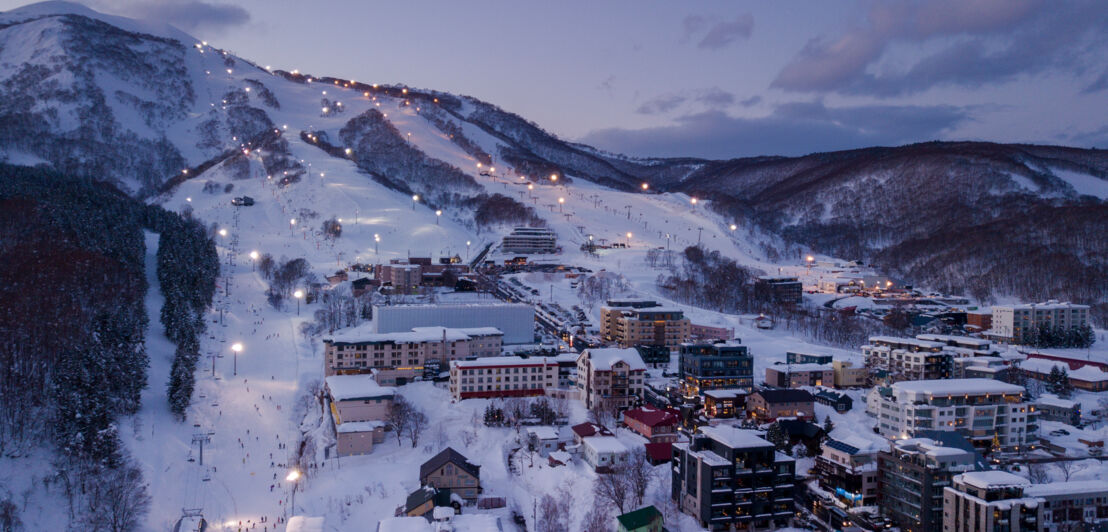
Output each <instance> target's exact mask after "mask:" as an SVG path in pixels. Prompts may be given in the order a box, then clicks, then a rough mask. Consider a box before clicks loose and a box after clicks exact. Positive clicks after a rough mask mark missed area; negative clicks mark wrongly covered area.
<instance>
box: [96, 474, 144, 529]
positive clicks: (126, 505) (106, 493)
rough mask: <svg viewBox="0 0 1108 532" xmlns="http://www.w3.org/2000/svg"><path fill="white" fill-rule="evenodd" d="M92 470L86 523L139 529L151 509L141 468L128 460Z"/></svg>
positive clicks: (100, 526)
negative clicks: (111, 466)
mask: <svg viewBox="0 0 1108 532" xmlns="http://www.w3.org/2000/svg"><path fill="white" fill-rule="evenodd" d="M93 474H94V475H95V478H90V479H89V481H88V482H86V483H85V493H84V516H83V519H82V521H83V524H84V525H85V526H87V527H88V528H89V529H90V530H108V531H111V532H130V531H132V530H138V529H139V527H140V525H141V521H142V518H143V517H144V516H145V515H146V512H147V511H149V510H150V495H149V494H147V493H146V484H144V483H143V482H142V471H141V470H140V469H139V468H137V467H134V466H131V465H129V464H128V465H122V466H120V467H118V468H116V469H103V470H100V471H97V472H96V473H93Z"/></svg>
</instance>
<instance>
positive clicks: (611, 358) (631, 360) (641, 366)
mask: <svg viewBox="0 0 1108 532" xmlns="http://www.w3.org/2000/svg"><path fill="white" fill-rule="evenodd" d="M585 352H586V353H587V354H588V357H589V364H590V365H591V366H592V368H593V369H595V370H597V371H611V370H612V366H613V365H615V364H616V363H618V362H623V363H624V364H627V366H628V367H629V369H630V370H631V371H636V370H646V363H644V362H643V361H642V357H641V356H639V352H638V350H636V349H635V348H633V347H628V348H626V349H621V348H615V347H602V348H590V349H586V350H585Z"/></svg>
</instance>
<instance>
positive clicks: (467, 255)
mask: <svg viewBox="0 0 1108 532" xmlns="http://www.w3.org/2000/svg"><path fill="white" fill-rule="evenodd" d="M469 244H470V242H469V240H466V262H469Z"/></svg>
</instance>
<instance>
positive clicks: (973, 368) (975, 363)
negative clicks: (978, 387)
mask: <svg viewBox="0 0 1108 532" xmlns="http://www.w3.org/2000/svg"><path fill="white" fill-rule="evenodd" d="M953 362H954V375H953V378H955V379H997V380H1002V381H1005V382H1007V380H1008V377H1009V376H1010V374H1011V371H1012V370H1013V368H1012V366H1011V364H1012V361H1011V360H1009V359H1006V358H1002V357H994V356H979V357H959V358H955V359H954V360H953Z"/></svg>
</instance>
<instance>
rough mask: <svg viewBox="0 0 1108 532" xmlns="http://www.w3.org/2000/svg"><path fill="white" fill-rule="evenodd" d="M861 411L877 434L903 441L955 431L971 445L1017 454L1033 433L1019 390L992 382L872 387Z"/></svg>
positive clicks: (1031, 413)
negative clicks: (926, 432) (874, 424)
mask: <svg viewBox="0 0 1108 532" xmlns="http://www.w3.org/2000/svg"><path fill="white" fill-rule="evenodd" d="M866 411H867V412H869V413H870V414H871V415H874V416H876V417H877V428H878V430H879V432H880V433H881V435H882V436H885V437H886V438H890V439H903V438H909V437H912V436H915V435H917V434H918V433H919V432H920V431H924V430H938V431H954V432H958V433H959V434H962V435H963V436H965V437H966V439H968V440H970V442H971V443H973V445H974V446H975V447H978V448H984V449H987V448H989V447H991V446H992V445H993V442H994V438H995V441H996V443H999V445H1000V447H1001V448H1002V449H1004V450H1018V449H1019V448H1020V447H1022V446H1025V445H1027V444H1028V443H1029V442H1030V441H1032V440H1033V439H1034V438H1033V435H1034V434H1035V433H1036V432H1037V431H1038V419H1037V413H1036V412H1035V409H1034V407H1033V406H1032V405H1031V403H1029V402H1028V401H1027V399H1026V398H1025V397H1024V389H1023V387H1022V386H1016V385H1013V384H1008V383H1004V382H1000V381H996V380H991V379H949V380H925V381H904V382H898V383H896V384H893V385H892V386H878V387H874V388H873V389H872V390H871V391H870V392H869V394H868V395H867V396H866Z"/></svg>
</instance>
